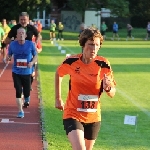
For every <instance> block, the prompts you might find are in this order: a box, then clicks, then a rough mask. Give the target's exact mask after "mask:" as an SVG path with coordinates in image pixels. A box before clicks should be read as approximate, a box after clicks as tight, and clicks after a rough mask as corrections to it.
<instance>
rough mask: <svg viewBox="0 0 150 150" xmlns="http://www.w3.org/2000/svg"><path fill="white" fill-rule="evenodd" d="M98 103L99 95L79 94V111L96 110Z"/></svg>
mask: <svg viewBox="0 0 150 150" xmlns="http://www.w3.org/2000/svg"><path fill="white" fill-rule="evenodd" d="M97 105H98V95H82V94H80V95H79V96H78V108H77V111H82V112H96V111H97Z"/></svg>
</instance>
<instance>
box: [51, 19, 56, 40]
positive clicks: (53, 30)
mask: <svg viewBox="0 0 150 150" xmlns="http://www.w3.org/2000/svg"><path fill="white" fill-rule="evenodd" d="M55 30H56V24H55V22H54V20H51V23H50V40H51V41H53V40H54V39H55Z"/></svg>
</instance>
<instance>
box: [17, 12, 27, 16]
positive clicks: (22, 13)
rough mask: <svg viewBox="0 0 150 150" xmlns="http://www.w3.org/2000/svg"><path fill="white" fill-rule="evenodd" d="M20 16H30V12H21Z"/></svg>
mask: <svg viewBox="0 0 150 150" xmlns="http://www.w3.org/2000/svg"><path fill="white" fill-rule="evenodd" d="M20 16H27V17H29V14H28V13H27V12H21V13H20V14H19V17H20Z"/></svg>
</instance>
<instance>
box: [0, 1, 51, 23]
mask: <svg viewBox="0 0 150 150" xmlns="http://www.w3.org/2000/svg"><path fill="white" fill-rule="evenodd" d="M0 4H1V5H0V18H1V19H2V18H6V19H7V20H11V19H16V20H17V19H18V15H19V13H20V12H22V11H26V12H28V13H29V14H30V17H31V18H32V17H33V16H34V15H35V14H36V11H37V8H38V9H43V8H45V7H47V6H48V5H49V4H50V0H5V1H3V0H0Z"/></svg>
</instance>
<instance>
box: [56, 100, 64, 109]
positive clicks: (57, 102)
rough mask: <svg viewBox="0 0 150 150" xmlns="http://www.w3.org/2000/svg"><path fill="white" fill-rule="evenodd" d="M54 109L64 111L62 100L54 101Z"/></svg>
mask: <svg viewBox="0 0 150 150" xmlns="http://www.w3.org/2000/svg"><path fill="white" fill-rule="evenodd" d="M55 108H57V109H60V110H64V102H63V101H62V100H56V101H55Z"/></svg>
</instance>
